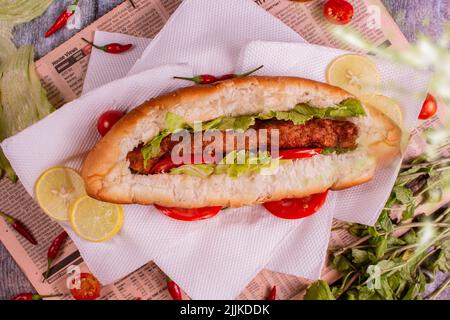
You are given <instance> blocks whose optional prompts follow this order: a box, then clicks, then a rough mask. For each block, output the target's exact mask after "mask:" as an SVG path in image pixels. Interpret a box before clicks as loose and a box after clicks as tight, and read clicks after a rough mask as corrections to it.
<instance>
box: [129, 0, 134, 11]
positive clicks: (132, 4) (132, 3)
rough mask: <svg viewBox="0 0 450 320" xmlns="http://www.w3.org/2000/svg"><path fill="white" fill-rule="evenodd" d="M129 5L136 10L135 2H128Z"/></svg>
mask: <svg viewBox="0 0 450 320" xmlns="http://www.w3.org/2000/svg"><path fill="white" fill-rule="evenodd" d="M128 2H129V3H131V6H132V7H133V8H134V9H136V5H135V4H134V2H133V0H128Z"/></svg>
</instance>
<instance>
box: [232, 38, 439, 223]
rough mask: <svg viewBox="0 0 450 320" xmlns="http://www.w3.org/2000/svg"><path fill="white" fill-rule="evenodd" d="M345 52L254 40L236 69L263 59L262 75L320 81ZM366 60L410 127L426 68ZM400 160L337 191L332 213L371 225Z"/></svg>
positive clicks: (423, 91) (424, 83) (426, 77)
mask: <svg viewBox="0 0 450 320" xmlns="http://www.w3.org/2000/svg"><path fill="white" fill-rule="evenodd" d="M346 53H349V52H348V51H343V50H338V49H333V48H327V47H322V46H317V45H311V44H306V43H279V42H264V41H255V42H252V43H249V44H248V45H247V46H246V47H245V48H243V50H242V51H241V56H240V58H239V63H238V68H237V72H240V71H243V70H249V68H252V67H254V66H258V65H261V64H264V70H262V71H261V73H264V74H267V75H291V76H299V77H304V78H308V79H312V80H317V81H321V82H326V80H325V71H326V69H327V66H328V65H329V64H330V63H331V62H332V61H333V60H334V59H335V58H336V57H338V56H340V55H343V54H346ZM372 60H373V61H374V62H375V63H376V65H377V67H378V70H379V71H380V74H381V88H382V94H384V95H386V96H389V97H391V98H393V99H394V100H396V101H398V102H399V104H400V107H401V109H402V112H403V116H404V127H405V129H406V130H411V129H413V128H414V127H415V125H416V122H417V116H418V114H419V112H420V109H421V107H422V103H423V101H424V99H425V97H426V94H427V92H428V90H427V89H428V84H429V82H430V79H431V73H430V72H424V71H422V72H419V71H417V70H415V69H412V68H409V67H406V66H403V65H399V64H394V63H391V62H388V61H385V60H382V59H378V58H375V57H372ZM400 163H401V158H400V157H398V158H397V159H396V161H394V162H393V163H392V165H391V166H389V167H387V168H384V169H380V170H377V172H376V175H375V177H374V179H373V180H372V181H371V182H369V183H366V184H363V185H360V186H357V187H354V188H351V189H348V190H344V191H341V192H338V198H337V205H336V211H335V215H334V216H335V218H338V219H340V220H344V221H348V222H357V223H362V224H366V225H373V224H374V223H375V222H376V220H377V219H378V216H379V214H380V212H381V209H382V208H383V206H384V204H385V203H386V201H387V199H388V197H389V194H390V191H391V190H392V187H393V185H394V182H395V179H396V177H397V173H398V169H399V165H400Z"/></svg>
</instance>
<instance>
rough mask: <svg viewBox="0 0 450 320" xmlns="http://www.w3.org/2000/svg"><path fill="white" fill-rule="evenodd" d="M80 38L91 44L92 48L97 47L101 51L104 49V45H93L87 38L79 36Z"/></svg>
mask: <svg viewBox="0 0 450 320" xmlns="http://www.w3.org/2000/svg"><path fill="white" fill-rule="evenodd" d="M81 40H83V41H84V42H86V43H88V44H90V45H91V46H93V47H94V48H97V49H99V50H102V51H106V50H105V47H104V46H103V47H101V46H97V45H95V44H94V43H93V42H91V41H89V40H87V39H85V38H81Z"/></svg>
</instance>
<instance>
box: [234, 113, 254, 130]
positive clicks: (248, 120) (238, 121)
mask: <svg viewBox="0 0 450 320" xmlns="http://www.w3.org/2000/svg"><path fill="white" fill-rule="evenodd" d="M254 124H255V117H250V116H242V117H237V118H235V121H234V124H233V130H241V131H245V130H247V129H248V128H250V127H251V126H253V125H254Z"/></svg>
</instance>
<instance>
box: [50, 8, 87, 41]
mask: <svg viewBox="0 0 450 320" xmlns="http://www.w3.org/2000/svg"><path fill="white" fill-rule="evenodd" d="M78 1H79V0H76V1H75V2H74V4H73V5H74V6H77V5H78ZM74 13H75V10H70V9H69V8H67V9H66V10H64V12H63V13H61V14H60V15H59V17H58V18H57V19H56V21H55V23H54V24H53V25H52V26H51V27H50V29H48V31H47V32H46V33H45V37H46V38H48V37H50V36H51V35H52V34H54V33H55V32H56V31H58V30H59V29H62V28H63V27H64V26H65V25H66V24H67V21H68V20H69V18H70V17H71V16H73V14H74Z"/></svg>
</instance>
